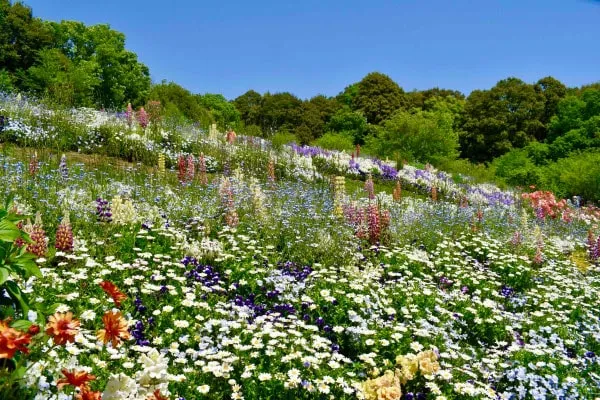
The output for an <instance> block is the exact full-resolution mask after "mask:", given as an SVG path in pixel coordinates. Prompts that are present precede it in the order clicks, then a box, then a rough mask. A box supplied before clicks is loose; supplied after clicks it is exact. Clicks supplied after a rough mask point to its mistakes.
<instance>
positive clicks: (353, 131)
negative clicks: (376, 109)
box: [326, 106, 367, 145]
mask: <svg viewBox="0 0 600 400" xmlns="http://www.w3.org/2000/svg"><path fill="white" fill-rule="evenodd" d="M326 129H327V130H329V131H332V132H337V133H342V134H347V135H349V136H351V137H352V138H353V141H354V144H361V145H362V144H364V142H365V134H366V132H367V119H366V118H365V117H364V115H362V113H360V112H357V111H352V110H351V109H350V107H348V106H344V107H343V108H341V109H339V110H338V111H337V112H336V113H335V114H333V116H332V117H331V119H330V120H329V123H328V124H327V127H326Z"/></svg>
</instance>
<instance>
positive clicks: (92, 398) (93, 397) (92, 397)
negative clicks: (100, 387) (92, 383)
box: [75, 386, 102, 400]
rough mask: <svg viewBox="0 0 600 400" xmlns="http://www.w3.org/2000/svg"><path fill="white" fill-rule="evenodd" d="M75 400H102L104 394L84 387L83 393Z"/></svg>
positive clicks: (78, 394)
mask: <svg viewBox="0 0 600 400" xmlns="http://www.w3.org/2000/svg"><path fill="white" fill-rule="evenodd" d="M75 400H102V392H94V391H93V390H92V389H90V388H89V387H88V386H82V387H81V391H80V392H79V393H77V394H76V395H75Z"/></svg>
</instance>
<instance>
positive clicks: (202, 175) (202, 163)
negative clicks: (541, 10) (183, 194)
mask: <svg viewBox="0 0 600 400" xmlns="http://www.w3.org/2000/svg"><path fill="white" fill-rule="evenodd" d="M198 163H199V169H200V184H201V185H202V186H206V185H207V184H208V177H207V176H206V160H205V159H204V153H200V160H199V161H198Z"/></svg>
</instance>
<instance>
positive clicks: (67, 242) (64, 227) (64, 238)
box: [54, 213, 73, 253]
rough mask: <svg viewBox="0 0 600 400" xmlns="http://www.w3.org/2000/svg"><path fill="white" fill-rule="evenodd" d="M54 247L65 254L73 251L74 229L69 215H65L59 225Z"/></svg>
mask: <svg viewBox="0 0 600 400" xmlns="http://www.w3.org/2000/svg"><path fill="white" fill-rule="evenodd" d="M54 247H56V249H57V250H60V251H64V252H65V253H70V252H72V251H73V229H72V228H71V221H70V220H69V214H68V213H65V216H64V217H63V219H62V221H61V222H60V225H58V229H57V230H56V240H55V242H54Z"/></svg>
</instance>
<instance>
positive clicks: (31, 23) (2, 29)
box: [0, 0, 52, 84]
mask: <svg viewBox="0 0 600 400" xmlns="http://www.w3.org/2000/svg"><path fill="white" fill-rule="evenodd" d="M51 43H52V32H51V29H49V26H48V25H47V24H46V23H44V22H43V21H42V20H41V19H39V18H34V17H33V14H32V10H31V8H30V7H28V6H26V5H24V4H22V3H20V2H16V3H14V4H11V2H10V1H9V0H0V66H1V67H2V68H3V69H5V70H6V71H8V72H9V73H10V74H12V75H13V77H14V78H13V79H15V80H16V81H17V82H18V83H19V84H20V80H21V79H22V73H23V72H24V71H25V70H27V69H28V68H29V67H31V66H32V65H33V64H34V63H35V61H36V58H37V52H38V51H39V50H41V49H44V48H47V47H49V46H50V45H51Z"/></svg>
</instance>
